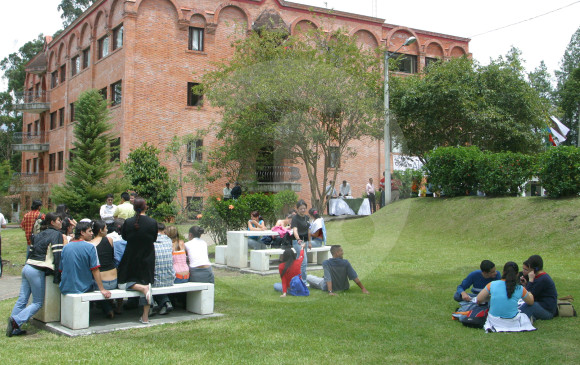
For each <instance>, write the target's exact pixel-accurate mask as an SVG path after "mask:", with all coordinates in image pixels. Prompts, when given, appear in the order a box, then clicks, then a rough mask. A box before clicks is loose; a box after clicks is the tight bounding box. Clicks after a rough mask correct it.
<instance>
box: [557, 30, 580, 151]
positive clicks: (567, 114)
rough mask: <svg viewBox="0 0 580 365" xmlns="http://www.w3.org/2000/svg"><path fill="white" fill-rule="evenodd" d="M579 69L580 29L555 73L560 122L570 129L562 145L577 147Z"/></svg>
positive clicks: (579, 95)
mask: <svg viewBox="0 0 580 365" xmlns="http://www.w3.org/2000/svg"><path fill="white" fill-rule="evenodd" d="M579 68H580V28H578V29H577V30H576V32H575V33H574V34H573V35H572V38H571V39H570V43H568V46H567V47H566V51H565V52H564V55H563V56H562V61H561V66H560V70H559V71H556V77H557V79H558V86H557V91H556V95H557V97H558V107H559V108H560V110H561V111H562V122H563V123H564V124H565V125H566V126H568V127H569V128H570V133H569V135H568V139H566V141H565V142H564V143H563V144H565V145H578V138H580V136H579V134H580V130H579V128H580V89H579V80H578V77H579V76H578V73H579V72H580V71H578V69H579Z"/></svg>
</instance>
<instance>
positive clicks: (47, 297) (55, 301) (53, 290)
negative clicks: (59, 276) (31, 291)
mask: <svg viewBox="0 0 580 365" xmlns="http://www.w3.org/2000/svg"><path fill="white" fill-rule="evenodd" d="M53 279H54V276H52V275H47V276H46V277H45V278H44V283H45V290H44V304H43V305H42V307H41V308H40V310H39V311H38V312H36V314H35V315H34V317H33V318H34V319H36V320H38V321H41V322H44V323H49V322H59V321H60V288H59V287H58V284H55V283H53V282H52V281H53ZM31 301H32V297H31V298H30V301H29V302H31Z"/></svg>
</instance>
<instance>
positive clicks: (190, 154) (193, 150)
mask: <svg viewBox="0 0 580 365" xmlns="http://www.w3.org/2000/svg"><path fill="white" fill-rule="evenodd" d="M202 147H203V140H201V139H198V140H196V141H190V142H188V143H187V162H194V161H198V162H201V160H202V158H203V151H202Z"/></svg>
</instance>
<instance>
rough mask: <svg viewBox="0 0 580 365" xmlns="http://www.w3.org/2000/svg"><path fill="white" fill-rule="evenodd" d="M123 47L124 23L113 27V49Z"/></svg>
mask: <svg viewBox="0 0 580 365" xmlns="http://www.w3.org/2000/svg"><path fill="white" fill-rule="evenodd" d="M121 47H123V24H121V25H119V26H118V27H117V28H115V29H113V51H114V50H116V49H117V48H121Z"/></svg>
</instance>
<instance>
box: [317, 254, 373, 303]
mask: <svg viewBox="0 0 580 365" xmlns="http://www.w3.org/2000/svg"><path fill="white" fill-rule="evenodd" d="M330 254H331V255H332V258H330V259H328V260H324V262H323V263H322V268H323V269H324V277H323V278H320V277H318V276H314V275H308V276H307V281H308V283H309V284H310V287H312V288H315V289H320V290H324V291H328V294H329V295H336V294H335V293H334V292H335V291H340V290H348V289H349V288H350V283H349V280H352V281H354V282H355V283H356V285H358V286H359V288H361V290H362V292H363V293H364V294H369V291H368V290H367V289H366V288H365V287H364V285H363V284H362V283H361V281H360V279H359V278H358V275H357V273H356V271H354V269H353V268H352V266H351V264H350V262H348V260H345V259H343V254H344V252H343V250H342V247H341V246H340V245H332V246H330Z"/></svg>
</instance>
